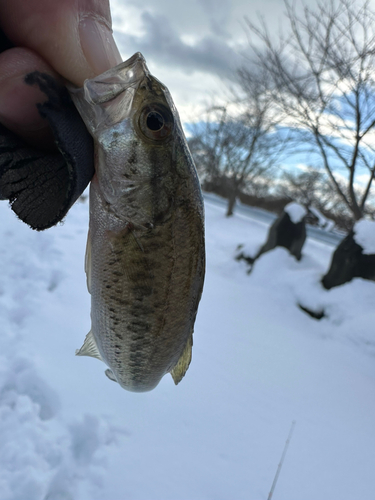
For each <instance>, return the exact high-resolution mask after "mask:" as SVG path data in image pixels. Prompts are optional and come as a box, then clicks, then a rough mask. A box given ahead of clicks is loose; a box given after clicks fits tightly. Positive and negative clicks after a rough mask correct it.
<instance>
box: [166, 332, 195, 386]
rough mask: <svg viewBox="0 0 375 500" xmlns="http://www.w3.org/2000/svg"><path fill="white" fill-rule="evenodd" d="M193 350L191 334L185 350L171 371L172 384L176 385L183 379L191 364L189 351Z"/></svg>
mask: <svg viewBox="0 0 375 500" xmlns="http://www.w3.org/2000/svg"><path fill="white" fill-rule="evenodd" d="M192 348H193V332H191V334H190V336H189V338H188V340H187V342H186V345H185V348H184V350H183V352H182V354H181V356H180V359H179V360H178V361H177V364H176V366H175V367H174V368H173V370H172V371H171V375H172V378H173V381H174V383H175V384H176V385H177V384H178V383H179V382H181V380H182V379H183V378H184V376H185V373H186V372H187V369H188V368H189V365H190V362H191V351H192Z"/></svg>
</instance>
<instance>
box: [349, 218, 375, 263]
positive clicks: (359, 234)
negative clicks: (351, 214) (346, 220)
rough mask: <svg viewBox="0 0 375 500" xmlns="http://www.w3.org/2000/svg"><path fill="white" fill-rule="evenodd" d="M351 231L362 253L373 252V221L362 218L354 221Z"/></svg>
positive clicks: (370, 253)
mask: <svg viewBox="0 0 375 500" xmlns="http://www.w3.org/2000/svg"><path fill="white" fill-rule="evenodd" d="M353 231H354V240H355V242H356V243H358V245H359V246H361V247H362V248H363V252H362V253H364V254H366V255H373V254H375V222H374V221H372V220H366V219H362V220H360V221H358V222H356V223H355V225H354V228H353Z"/></svg>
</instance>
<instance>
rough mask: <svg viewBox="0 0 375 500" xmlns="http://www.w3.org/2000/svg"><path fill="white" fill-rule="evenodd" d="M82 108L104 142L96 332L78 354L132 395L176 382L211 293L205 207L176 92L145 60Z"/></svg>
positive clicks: (80, 99)
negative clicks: (167, 379)
mask: <svg viewBox="0 0 375 500" xmlns="http://www.w3.org/2000/svg"><path fill="white" fill-rule="evenodd" d="M73 99H74V101H75V103H76V105H77V107H78V109H79V111H80V112H81V115H82V117H83V119H84V120H85V122H86V124H87V126H88V128H89V130H90V132H91V133H92V135H93V137H94V139H95V148H96V151H95V155H96V174H95V176H94V179H93V181H92V183H91V187H90V225H89V236H88V244H87V252H86V273H87V280H88V287H89V291H90V293H91V320H92V328H91V332H90V333H89V334H88V336H87V337H86V340H85V343H84V345H83V346H82V348H81V349H80V350H79V351H78V353H77V354H81V355H90V356H94V357H97V358H99V359H101V360H103V361H104V362H105V363H106V364H107V365H108V367H109V368H110V370H107V372H106V373H107V375H108V376H109V377H110V378H111V379H113V380H116V381H117V382H119V384H120V385H121V386H122V387H124V388H125V389H128V390H132V391H147V390H151V389H153V388H154V387H155V386H156V385H157V384H158V383H159V381H160V379H161V378H162V377H163V376H164V375H165V374H166V373H168V372H171V373H172V376H173V378H174V380H175V382H176V383H178V382H179V381H180V380H181V378H182V377H183V376H184V374H185V372H186V370H187V368H188V366H189V363H190V359H191V347H192V334H193V327H194V322H195V317H196V313H197V308H198V303H199V300H200V296H201V293H202V287H203V280H204V268H205V253H204V226H203V224H204V215H203V202H202V196H201V191H200V187H199V182H198V179H197V176H196V172H195V167H194V164H193V162H192V160H191V156H190V153H189V151H188V148H187V145H186V141H185V138H184V135H183V132H182V129H181V125H180V123H179V119H178V114H177V111H176V109H175V107H174V105H173V102H172V100H171V97H170V95H169V92H168V90H167V89H166V88H165V87H164V85H162V84H161V83H160V82H158V80H156V79H155V78H154V77H152V76H151V75H150V74H149V73H148V70H147V68H146V66H145V63H144V59H143V57H142V56H141V55H140V54H136V55H135V56H133V57H132V58H131V59H130V60H128V61H126V62H125V63H122V64H121V65H119V66H118V67H117V68H114V69H113V70H110V71H108V72H106V73H104V74H103V75H101V76H99V77H97V78H96V79H94V80H92V81H88V82H85V87H84V90H79V91H78V92H76V93H73Z"/></svg>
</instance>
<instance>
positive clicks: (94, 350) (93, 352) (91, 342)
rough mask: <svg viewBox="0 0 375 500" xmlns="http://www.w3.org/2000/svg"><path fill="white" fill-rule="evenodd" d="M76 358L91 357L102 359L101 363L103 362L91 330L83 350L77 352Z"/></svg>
mask: <svg viewBox="0 0 375 500" xmlns="http://www.w3.org/2000/svg"><path fill="white" fill-rule="evenodd" d="M76 356H90V357H92V358H96V359H100V361H103V360H102V357H101V356H100V353H99V349H98V346H97V345H96V342H95V339H94V335H93V334H92V331H91V330H90V331H89V333H88V334H87V335H86V338H85V341H84V342H83V346H82V347H81V349H77V350H76Z"/></svg>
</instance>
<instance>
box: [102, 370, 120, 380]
mask: <svg viewBox="0 0 375 500" xmlns="http://www.w3.org/2000/svg"><path fill="white" fill-rule="evenodd" d="M104 373H105V374H106V375H107V377H108V378H109V380H113V382H117V380H116V377H115V376H114V374H113V371H112V370H110V369H109V368H108V370H106V371H105V372H104Z"/></svg>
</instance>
